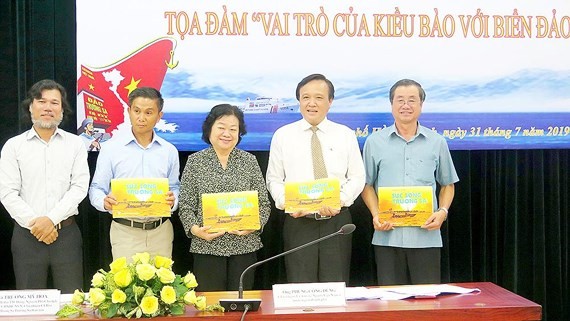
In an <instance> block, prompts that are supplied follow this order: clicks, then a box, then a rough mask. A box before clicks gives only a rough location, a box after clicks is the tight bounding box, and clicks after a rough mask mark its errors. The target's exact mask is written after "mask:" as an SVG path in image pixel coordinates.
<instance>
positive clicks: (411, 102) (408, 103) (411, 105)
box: [395, 99, 418, 107]
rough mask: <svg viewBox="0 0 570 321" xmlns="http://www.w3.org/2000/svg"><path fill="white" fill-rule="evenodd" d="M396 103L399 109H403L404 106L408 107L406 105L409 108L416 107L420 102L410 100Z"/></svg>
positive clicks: (400, 100)
mask: <svg viewBox="0 0 570 321" xmlns="http://www.w3.org/2000/svg"><path fill="white" fill-rule="evenodd" d="M395 103H396V105H397V106H398V107H402V106H404V105H406V104H407V105H408V106H410V107H415V106H417V104H418V101H417V100H415V99H409V100H404V99H398V100H396V101H395Z"/></svg>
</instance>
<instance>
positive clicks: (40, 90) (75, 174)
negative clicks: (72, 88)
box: [0, 80, 89, 293]
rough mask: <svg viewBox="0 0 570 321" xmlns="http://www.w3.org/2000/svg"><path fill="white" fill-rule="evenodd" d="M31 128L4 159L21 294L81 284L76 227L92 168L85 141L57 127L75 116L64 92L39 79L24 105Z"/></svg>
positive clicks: (2, 184)
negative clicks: (65, 119) (80, 205)
mask: <svg viewBox="0 0 570 321" xmlns="http://www.w3.org/2000/svg"><path fill="white" fill-rule="evenodd" d="M22 108H24V109H25V114H27V113H28V112H29V115H30V116H31V120H32V124H33V126H32V128H31V129H30V130H28V131H26V132H24V133H23V134H20V135H18V136H16V137H13V138H11V139H9V140H8V141H7V142H6V144H5V145H4V147H3V148H2V153H1V156H0V201H2V204H4V207H5V208H6V210H7V211H8V213H9V214H10V216H11V217H12V218H13V219H14V221H15V222H16V224H14V231H13V234H12V256H13V263H14V274H15V277H16V288H17V289H42V288H47V286H48V284H47V283H48V281H47V280H48V271H50V270H51V274H52V279H53V285H54V287H55V288H57V289H60V290H61V291H62V292H63V293H72V292H73V291H74V290H75V289H77V288H81V287H82V285H83V259H82V239H81V232H80V231H79V227H78V226H77V224H76V223H75V219H74V217H75V215H77V214H78V208H77V207H78V204H79V203H80V202H81V201H82V200H83V199H84V198H85V196H86V195H87V190H88V187H89V167H88V165H87V151H86V150H85V146H84V145H83V141H82V140H81V138H79V137H78V136H76V135H74V134H70V133H68V132H65V131H63V130H62V129H60V128H58V126H59V124H60V123H61V121H62V120H63V115H64V110H65V114H66V115H67V114H68V113H70V112H71V110H70V108H69V103H68V102H67V94H66V91H65V88H63V86H61V85H60V84H58V83H57V82H55V81H53V80H41V81H39V82H37V83H36V84H34V85H33V86H32V87H31V88H30V90H29V91H28V94H27V97H26V99H25V100H24V101H23V102H22Z"/></svg>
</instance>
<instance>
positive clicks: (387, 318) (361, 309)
mask: <svg viewBox="0 0 570 321" xmlns="http://www.w3.org/2000/svg"><path fill="white" fill-rule="evenodd" d="M450 284H452V285H457V286H460V287H465V288H478V289H480V290H481V291H480V292H473V293H468V294H445V295H439V296H437V297H435V298H421V299H416V298H414V299H405V300H390V301H385V300H377V299H376V300H349V301H347V304H346V306H343V307H327V308H324V307H320V308H288V309H275V308H274V305H273V295H272V291H270V290H262V291H245V292H244V298H261V299H262V303H261V306H260V308H259V310H258V311H249V312H247V315H246V316H245V320H327V321H333V320H343V321H346V320H359V321H363V320H382V321H391V320H394V321H396V320H397V321H401V320H413V321H422V320H439V321H452V320H453V321H456V320H467V321H469V320H474V321H475V320H476V321H493V320H496V321H499V320H501V321H510V320H513V321H514V320H541V318H542V307H541V306H540V305H538V304H536V303H534V302H532V301H530V300H527V299H525V298H523V297H521V296H519V295H517V294H515V293H512V292H510V291H508V290H506V289H504V288H502V287H500V286H498V285H495V284H493V283H490V282H471V283H450ZM202 294H203V295H205V296H206V298H207V302H208V304H213V303H217V302H218V301H219V299H220V298H224V299H227V298H235V297H237V292H235V291H234V292H231V291H230V292H206V293H202ZM241 316H242V312H200V311H196V310H194V309H193V308H191V307H188V308H187V311H186V313H185V315H182V316H168V317H157V318H154V320H157V321H158V320H160V321H167V320H170V321H176V320H204V319H207V318H211V319H213V320H214V321H223V320H240V318H241ZM0 320H19V321H24V320H26V321H28V320H35V321H38V320H57V318H56V317H55V316H29V317H2V318H0ZM70 320H98V318H97V317H96V316H95V315H94V314H93V313H92V312H90V311H87V313H86V314H85V315H83V316H82V317H80V318H78V319H70ZM114 320H117V319H114ZM125 320H126V319H125Z"/></svg>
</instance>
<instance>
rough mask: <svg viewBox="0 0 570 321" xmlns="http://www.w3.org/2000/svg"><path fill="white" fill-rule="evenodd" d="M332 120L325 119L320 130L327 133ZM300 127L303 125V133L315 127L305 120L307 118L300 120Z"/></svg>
mask: <svg viewBox="0 0 570 321" xmlns="http://www.w3.org/2000/svg"><path fill="white" fill-rule="evenodd" d="M330 123H331V122H330V120H328V118H327V117H325V118H324V119H323V120H322V121H321V122H320V123H319V124H318V125H317V127H318V128H319V130H320V131H322V132H324V133H326V132H327V129H328V128H330ZM300 125H301V129H303V131H305V130H311V127H313V125H311V124H309V122H308V121H306V120H305V118H303V119H301V120H300Z"/></svg>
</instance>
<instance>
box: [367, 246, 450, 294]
mask: <svg viewBox="0 0 570 321" xmlns="http://www.w3.org/2000/svg"><path fill="white" fill-rule="evenodd" d="M374 255H375V256H376V273H377V276H378V283H379V284H380V285H403V284H439V283H441V249H440V248H439V247H430V248H421V249H409V248H401V247H391V246H377V245H376V246H374Z"/></svg>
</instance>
